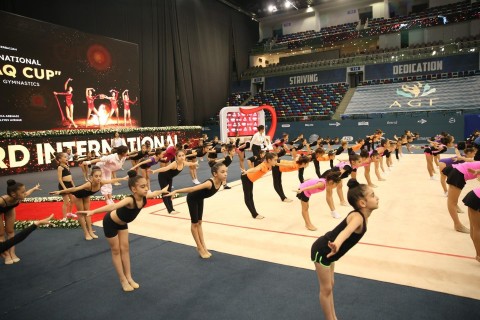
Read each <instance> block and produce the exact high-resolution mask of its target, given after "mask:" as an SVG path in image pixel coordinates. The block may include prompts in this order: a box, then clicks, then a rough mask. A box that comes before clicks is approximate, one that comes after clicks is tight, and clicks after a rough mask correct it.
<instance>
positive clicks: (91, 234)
mask: <svg viewBox="0 0 480 320" xmlns="http://www.w3.org/2000/svg"><path fill="white" fill-rule="evenodd" d="M90 237H92V239H98V236H97V235H96V234H95V233H93V231H92V232H90Z"/></svg>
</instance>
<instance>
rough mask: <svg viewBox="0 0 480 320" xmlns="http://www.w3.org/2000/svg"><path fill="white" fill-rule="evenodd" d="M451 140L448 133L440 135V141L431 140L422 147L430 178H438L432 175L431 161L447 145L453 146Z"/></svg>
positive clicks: (451, 137)
mask: <svg viewBox="0 0 480 320" xmlns="http://www.w3.org/2000/svg"><path fill="white" fill-rule="evenodd" d="M453 141H454V139H453V136H450V135H448V136H445V137H442V138H441V139H440V142H435V141H431V142H430V146H429V147H427V148H425V149H424V154H425V159H426V161H427V170H428V174H429V175H430V179H431V180H438V179H436V178H435V176H434V174H435V169H434V168H433V161H434V160H435V159H437V157H438V156H439V155H440V154H442V153H444V152H446V151H447V149H448V148H449V147H451V146H453ZM457 200H458V198H457Z"/></svg>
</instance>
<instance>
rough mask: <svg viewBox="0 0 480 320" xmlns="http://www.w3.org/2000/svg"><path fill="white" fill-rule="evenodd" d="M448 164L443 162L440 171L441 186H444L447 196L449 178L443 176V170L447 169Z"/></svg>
mask: <svg viewBox="0 0 480 320" xmlns="http://www.w3.org/2000/svg"><path fill="white" fill-rule="evenodd" d="M445 167H446V164H445V163H443V162H440V165H439V168H438V170H439V171H440V184H441V185H442V188H443V193H445V194H447V191H448V189H447V176H446V175H444V174H443V172H442V171H443V169H445Z"/></svg>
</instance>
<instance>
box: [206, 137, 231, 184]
mask: <svg viewBox="0 0 480 320" xmlns="http://www.w3.org/2000/svg"><path fill="white" fill-rule="evenodd" d="M226 149H227V155H226V156H225V158H222V159H215V160H212V161H209V162H208V165H209V166H210V167H213V166H214V165H215V164H217V163H223V164H224V165H225V166H226V167H227V168H228V166H229V165H231V164H232V162H233V157H234V156H235V147H234V145H227V147H226ZM223 189H231V187H229V186H228V185H227V180H225V184H224V185H223Z"/></svg>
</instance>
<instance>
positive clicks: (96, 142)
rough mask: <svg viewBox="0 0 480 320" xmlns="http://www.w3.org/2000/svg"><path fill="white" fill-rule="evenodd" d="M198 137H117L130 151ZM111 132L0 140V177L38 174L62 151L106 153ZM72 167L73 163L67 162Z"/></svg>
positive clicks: (174, 134)
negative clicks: (66, 149)
mask: <svg viewBox="0 0 480 320" xmlns="http://www.w3.org/2000/svg"><path fill="white" fill-rule="evenodd" d="M199 135H200V129H199V130H191V131H182V130H174V131H150V130H145V132H144V133H139V132H132V133H121V135H120V137H121V138H122V140H123V141H124V143H125V145H126V146H127V147H128V149H129V150H130V151H133V150H139V149H140V148H141V146H142V144H145V143H149V144H150V146H151V147H152V148H154V149H155V148H161V147H164V146H165V145H173V144H176V143H177V142H182V143H183V142H186V141H188V140H189V139H190V138H196V137H198V136H199ZM112 138H113V135H112V133H103V134H92V135H77V136H44V135H40V134H39V135H37V136H34V137H28V138H8V139H0V169H1V170H0V176H6V175H12V174H19V173H27V172H39V171H46V170H51V169H55V168H56V167H57V165H56V164H55V161H54V153H55V152H62V151H63V149H64V148H69V149H71V150H73V152H72V154H73V155H75V156H77V157H80V158H81V157H84V156H86V155H87V152H91V151H93V152H95V154H96V156H99V155H102V154H108V153H109V152H110V151H111V149H112V147H111V146H112ZM71 164H72V165H75V163H71Z"/></svg>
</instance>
